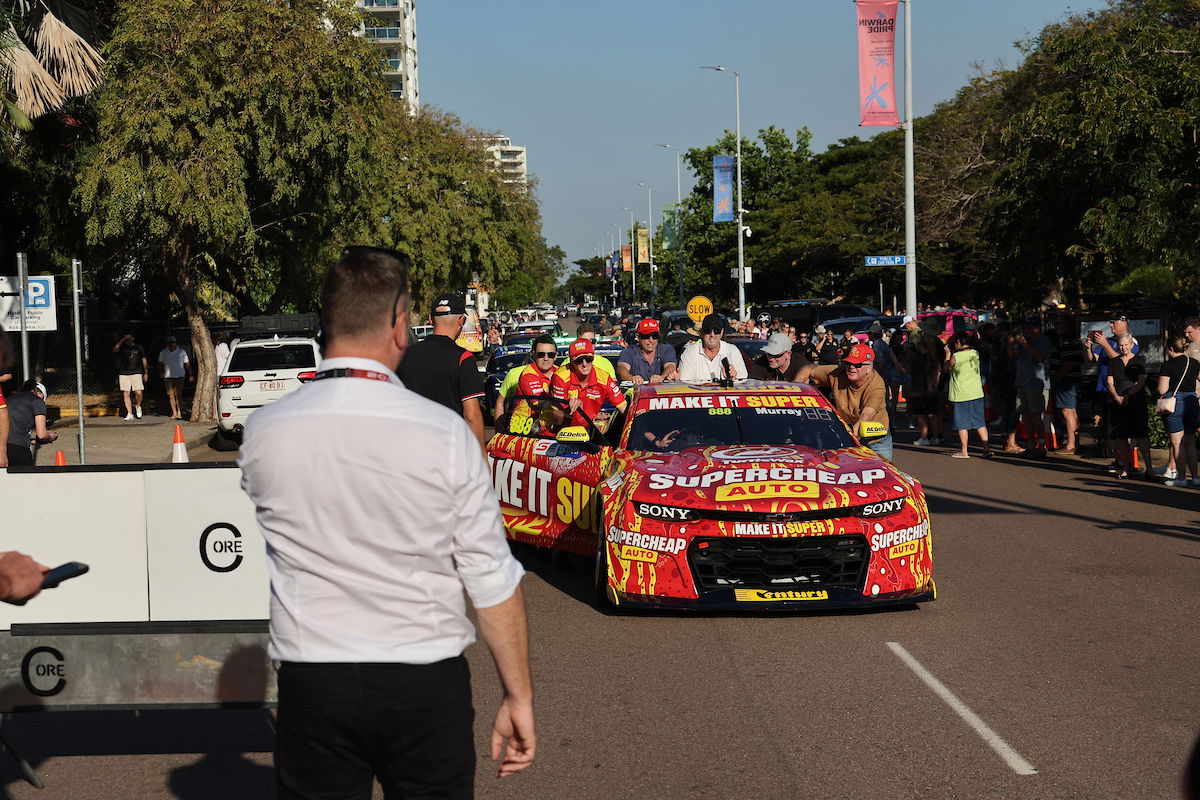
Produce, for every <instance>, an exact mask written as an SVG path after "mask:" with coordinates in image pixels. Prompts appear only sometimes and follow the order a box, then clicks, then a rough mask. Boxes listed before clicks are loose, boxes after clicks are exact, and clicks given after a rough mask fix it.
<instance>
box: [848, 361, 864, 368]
mask: <svg viewBox="0 0 1200 800" xmlns="http://www.w3.org/2000/svg"><path fill="white" fill-rule="evenodd" d="M842 366H844V367H845V368H846V369H862V368H863V367H865V366H866V364H865V363H863V364H854V363H852V362H850V361H843V362H842Z"/></svg>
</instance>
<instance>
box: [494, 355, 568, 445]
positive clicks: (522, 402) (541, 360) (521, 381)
mask: <svg viewBox="0 0 1200 800" xmlns="http://www.w3.org/2000/svg"><path fill="white" fill-rule="evenodd" d="M557 357H558V345H556V344H554V339H553V338H552V337H550V336H547V335H542V336H539V337H538V338H536V339H534V340H533V350H531V351H530V354H529V363H528V364H526V365H525V366H524V367H521V368H520V371H519V372H518V373H517V381H516V385H515V387H514V391H513V392H512V394H513V395H514V396H516V397H517V401H516V403H515V404H514V405H513V410H512V416H511V417H510V418H509V421H508V429H509V431H510V432H512V433H531V432H532V431H533V426H534V415H535V410H534V408H533V406H532V405H531V404H530V402H529V400H527V399H525V398H529V397H541V396H543V395H549V394H550V380H551V378H553V377H554V359H555V358H557ZM509 372H510V373H511V372H512V370H509ZM505 379H506V380H507V376H505ZM503 398H504V392H503V391H501V392H500V394H499V398H498V399H497V401H496V402H497V403H498V404H499V403H503V402H504V399H503ZM497 419H499V417H497Z"/></svg>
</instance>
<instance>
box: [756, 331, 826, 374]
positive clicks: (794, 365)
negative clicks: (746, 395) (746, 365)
mask: <svg viewBox="0 0 1200 800" xmlns="http://www.w3.org/2000/svg"><path fill="white" fill-rule="evenodd" d="M811 363H812V362H810V361H809V360H808V359H807V358H805V357H804V356H803V355H802V354H801V353H800V351H799V350H796V349H794V348H793V347H792V340H791V338H790V337H789V336H788V335H787V334H784V333H772V334H771V336H770V338H768V339H767V343H766V344H765V345H763V349H762V355H760V356H759V357H758V358H756V359H754V363H753V365H751V367H750V377H751V378H752V379H753V380H757V381H792V382H795V380H796V373H798V372H799V371H800V370H801V369H803V368H804V367H807V366H809V365H810V364H811Z"/></svg>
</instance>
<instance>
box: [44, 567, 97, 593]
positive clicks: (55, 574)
mask: <svg viewBox="0 0 1200 800" xmlns="http://www.w3.org/2000/svg"><path fill="white" fill-rule="evenodd" d="M87 571H88V565H87V564H80V563H79V562H78V561H68V562H67V563H66V564H60V565H59V566H57V567H55V568H54V569H52V570H50V571H49V572H47V573H46V574H45V576H44V577H43V578H42V588H43V589H53V588H54V587H55V586H58V585H59V584H60V583H62V582H63V581H65V580H70V579H71V578H78V577H79V576H80V575H82V574H83V573H85V572H87Z"/></svg>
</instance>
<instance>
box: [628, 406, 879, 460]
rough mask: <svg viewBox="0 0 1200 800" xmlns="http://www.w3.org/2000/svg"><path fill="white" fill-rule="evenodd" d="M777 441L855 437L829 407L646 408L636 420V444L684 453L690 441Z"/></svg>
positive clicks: (632, 439)
mask: <svg viewBox="0 0 1200 800" xmlns="http://www.w3.org/2000/svg"><path fill="white" fill-rule="evenodd" d="M730 444H773V445H792V446H796V447H812V448H815V449H818V450H836V449H839V448H843V447H854V446H855V443H854V439H853V438H852V437H851V436H850V433H849V431H847V430H846V426H845V425H843V424H842V422H841V420H839V419H838V418H837V415H836V414H835V413H834V412H833V411H831V410H830V409H827V408H688V409H672V410H669V411H666V410H664V411H646V412H644V413H642V414H640V415H638V417H637V418H636V419H635V420H634V422H633V430H632V431H631V432H630V435H629V447H630V449H632V450H657V451H659V452H663V453H678V452H679V451H681V450H685V449H687V448H689V447H713V446H716V445H730Z"/></svg>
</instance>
